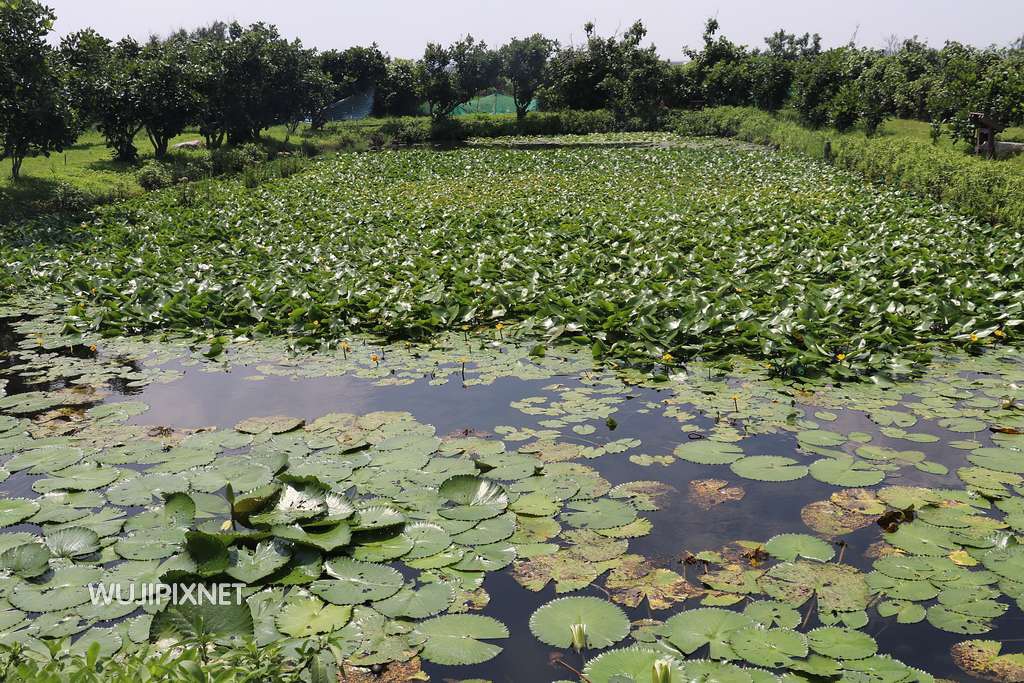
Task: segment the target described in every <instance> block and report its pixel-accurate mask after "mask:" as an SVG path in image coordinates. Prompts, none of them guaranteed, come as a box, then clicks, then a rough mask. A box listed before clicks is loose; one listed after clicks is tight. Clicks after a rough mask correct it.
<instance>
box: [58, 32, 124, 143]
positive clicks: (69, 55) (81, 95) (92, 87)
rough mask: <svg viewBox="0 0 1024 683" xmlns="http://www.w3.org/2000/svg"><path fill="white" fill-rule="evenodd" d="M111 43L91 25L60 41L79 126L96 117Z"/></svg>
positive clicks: (93, 120) (89, 122)
mask: <svg viewBox="0 0 1024 683" xmlns="http://www.w3.org/2000/svg"><path fill="white" fill-rule="evenodd" d="M112 51H113V45H112V44H111V42H110V41H109V40H107V39H106V38H104V37H103V36H101V35H100V34H99V33H97V32H96V31H94V30H93V29H91V28H87V29H84V30H81V31H75V32H74V33H71V34H69V35H67V36H64V38H62V39H61V41H60V54H61V57H62V58H63V60H64V64H65V66H66V68H67V74H68V88H69V90H70V92H71V98H72V103H73V105H74V107H75V110H76V111H77V112H78V120H79V123H80V124H81V125H82V126H88V125H91V124H93V123H96V122H97V121H98V120H99V112H100V109H101V107H102V101H101V94H102V88H103V75H104V73H105V72H106V69H107V60H109V59H110V55H111V52H112Z"/></svg>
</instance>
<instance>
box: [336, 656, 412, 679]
mask: <svg viewBox="0 0 1024 683" xmlns="http://www.w3.org/2000/svg"><path fill="white" fill-rule="evenodd" d="M421 667H422V664H421V663H420V658H419V657H413V658H412V659H410V660H409V661H408V662H392V663H390V664H388V665H387V666H385V667H384V668H383V670H382V671H381V672H380V673H374V672H373V669H371V668H367V667H361V666H360V667H357V666H353V665H352V664H350V663H348V662H345V666H344V671H343V672H342V675H343V676H344V677H343V678H341V679H339V680H343V681H346V683H406V682H407V681H429V680H430V676H428V675H427V674H426V673H424V671H423V669H422V668H421Z"/></svg>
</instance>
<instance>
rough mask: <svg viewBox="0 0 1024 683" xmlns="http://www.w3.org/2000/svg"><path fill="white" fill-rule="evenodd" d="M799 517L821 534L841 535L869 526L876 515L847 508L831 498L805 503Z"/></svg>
mask: <svg viewBox="0 0 1024 683" xmlns="http://www.w3.org/2000/svg"><path fill="white" fill-rule="evenodd" d="M800 519H802V520H803V521H804V524H806V525H807V526H808V527H809V528H811V529H813V530H814V531H817V532H818V533H819V534H821V535H823V536H842V535H843V534H849V533H852V532H854V531H856V530H857V529H863V528H864V527H866V526H871V525H872V524H873V523H874V522H875V520H876V519H877V517H873V516H871V515H864V514H861V513H859V512H853V511H851V510H847V509H845V508H842V507H840V506H839V505H836V504H835V503H834V502H832V501H831V500H819V501H815V502H813V503H808V504H807V505H805V506H804V507H803V509H802V510H800Z"/></svg>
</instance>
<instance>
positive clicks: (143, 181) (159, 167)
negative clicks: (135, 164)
mask: <svg viewBox="0 0 1024 683" xmlns="http://www.w3.org/2000/svg"><path fill="white" fill-rule="evenodd" d="M135 180H137V181H138V183H139V185H140V186H141V187H142V189H143V190H146V191H147V192H152V191H153V190H160V189H163V188H165V187H169V186H170V185H171V184H172V183H173V182H174V176H173V175H172V174H171V170H170V168H168V166H167V165H166V164H164V163H163V162H160V161H155V160H150V161H147V162H146V163H144V164H143V165H142V168H140V169H139V170H138V172H137V173H136V174H135Z"/></svg>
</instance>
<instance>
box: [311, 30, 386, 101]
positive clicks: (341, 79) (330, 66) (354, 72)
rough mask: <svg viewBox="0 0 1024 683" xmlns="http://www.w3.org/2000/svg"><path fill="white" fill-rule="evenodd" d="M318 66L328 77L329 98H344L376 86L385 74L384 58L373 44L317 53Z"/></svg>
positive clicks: (375, 44)
mask: <svg viewBox="0 0 1024 683" xmlns="http://www.w3.org/2000/svg"><path fill="white" fill-rule="evenodd" d="M319 60H320V68H321V69H322V70H323V72H324V73H325V74H327V76H328V77H329V78H330V79H331V84H332V88H333V90H332V97H333V98H334V99H335V100H343V99H345V98H346V97H350V96H352V95H356V94H358V93H361V92H365V91H366V90H369V89H371V88H376V87H377V86H378V85H379V84H380V82H381V81H383V80H384V79H385V78H386V77H387V71H388V62H389V61H390V60H389V59H388V57H387V56H386V55H385V54H384V53H383V52H381V51H380V48H379V47H377V43H373V44H372V45H370V46H369V47H361V46H358V45H357V46H354V47H350V48H348V49H346V50H341V51H339V50H328V51H327V52H322V53H320V55H319Z"/></svg>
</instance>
